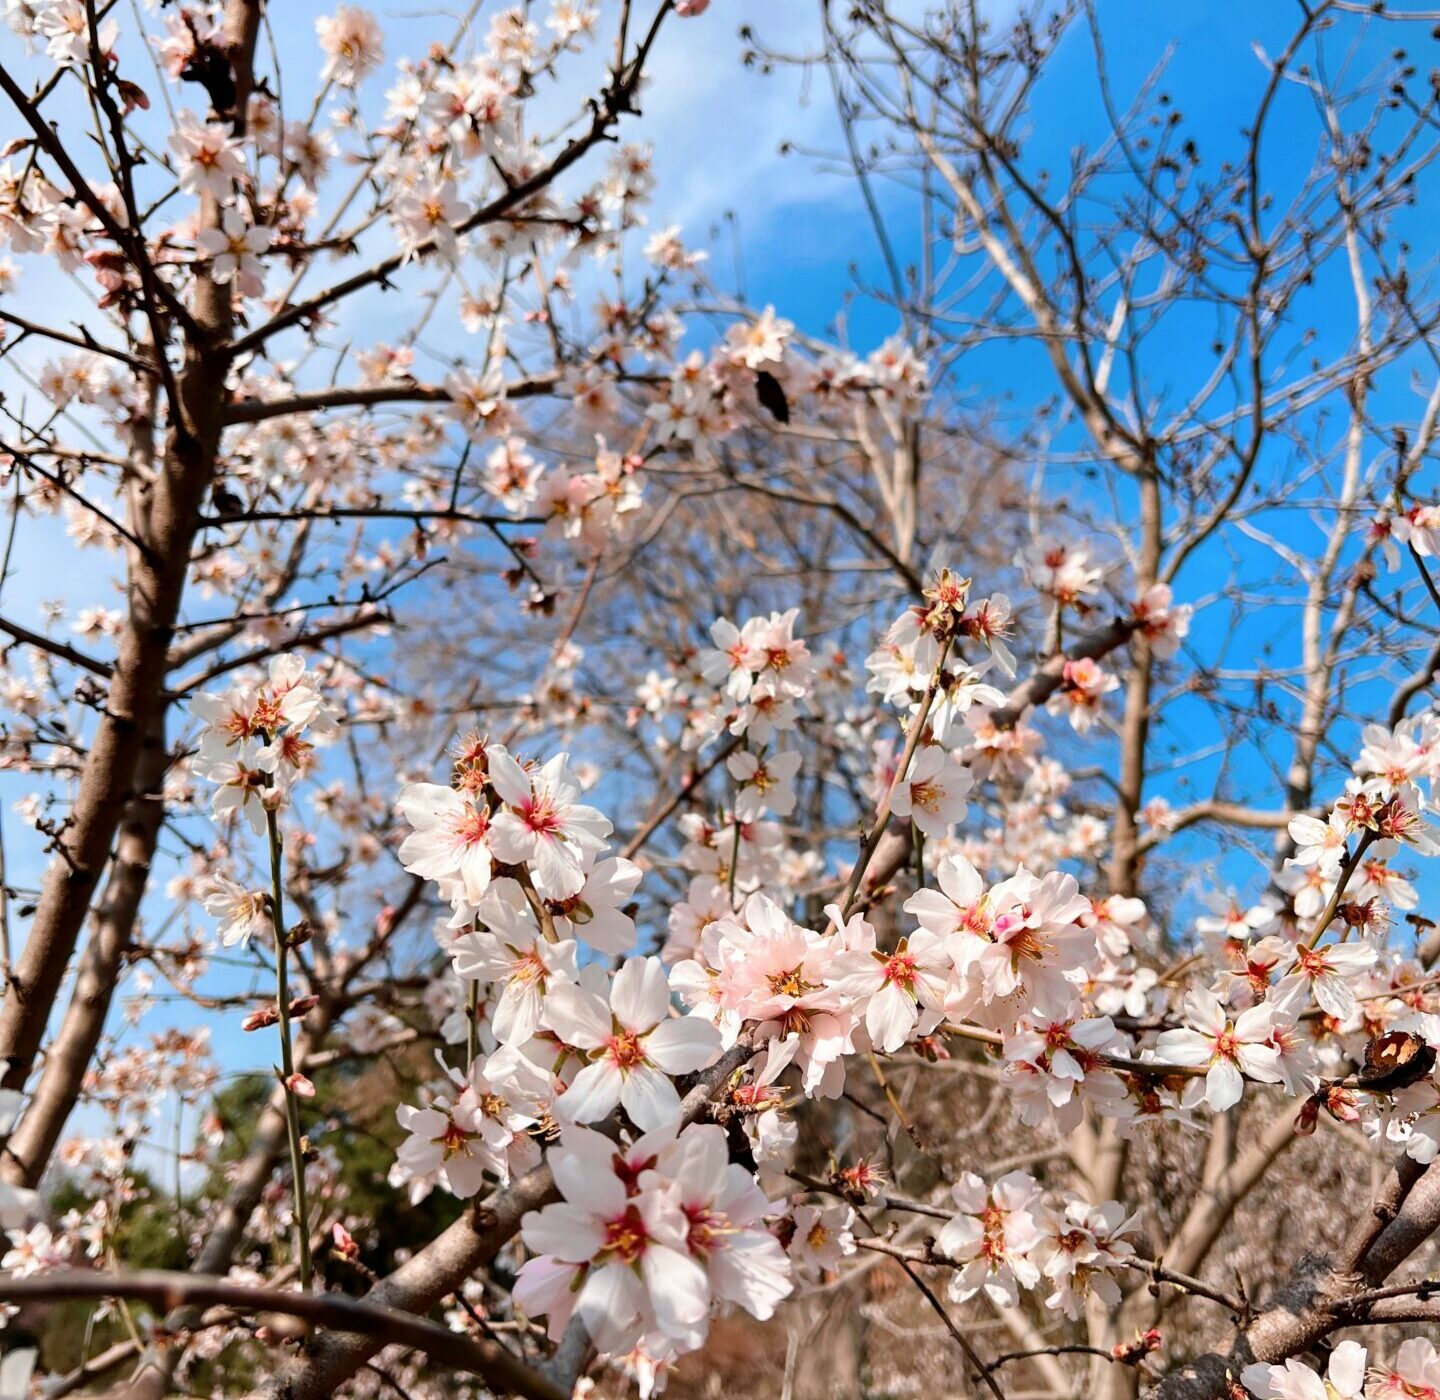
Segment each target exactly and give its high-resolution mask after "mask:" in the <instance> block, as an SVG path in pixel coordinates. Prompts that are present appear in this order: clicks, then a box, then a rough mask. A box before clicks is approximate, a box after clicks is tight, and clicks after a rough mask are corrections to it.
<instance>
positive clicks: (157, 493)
mask: <svg viewBox="0 0 1440 1400" xmlns="http://www.w3.org/2000/svg"><path fill="white" fill-rule="evenodd" d="M260 12H261V3H260V0H233V3H232V4H231V6H230V8H229V11H228V13H227V16H226V32H227V36H228V37H229V39H230V41H231V56H232V63H233V65H234V70H235V86H236V94H237V95H236V110H237V112H239V113H243V112H244V110H245V103H246V101H247V100H248V97H249V93H250V88H251V81H252V77H251V71H252V67H253V59H254V52H255V41H256V37H257V35H258V33H259V24H260ZM235 125H236V127H237V129H239V128H240V127H241V126H242V125H243V120H242V119H241V118H236V121H235ZM201 218H202V221H203V222H205V223H207V224H209V225H215V224H217V223H218V220H219V207H218V205H217V204H216V202H215V201H214V198H213V196H207V198H206V202H205V206H204V207H203V208H202V211H201ZM158 318H159V312H158V311H157V312H156V316H155V318H154V319H157V320H158ZM193 320H194V324H195V327H196V333H195V334H196V337H198V338H195V337H192V338H191V339H189V340H188V342H187V344H186V346H185V353H184V360H183V364H182V367H181V370H180V373H179V375H178V376H177V377H176V388H177V393H178V408H179V416H178V420H176V419H175V417H174V416H173V414H174V409H173V406H172V421H171V423H170V425H169V428H168V431H167V434H166V441H165V447H164V452H163V454H162V457H161V461H160V464H159V470H158V471H157V472H156V474H155V480H154V485H153V487H151V488H150V489H149V490H148V491H145V490H144V489H143V488H142V489H141V490H140V491H138V492H137V493H136V494H137V498H138V499H137V500H136V501H135V502H134V504H133V505H132V515H133V516H134V519H133V524H134V526H135V527H136V528H135V531H134V533H135V535H136V538H137V539H138V540H139V542H140V545H141V547H140V548H136V547H134V546H132V547H131V549H130V551H129V561H128V565H129V577H128V594H129V609H128V615H127V617H126V621H125V630H124V631H123V633H122V634H121V636H120V639H119V647H118V654H117V656H116V660H115V670H114V675H113V677H112V678H111V681H110V687H109V690H108V692H107V695H106V700H105V706H104V708H103V710H102V711H101V714H100V720H99V723H98V724H97V725H96V729H95V736H94V739H93V741H92V743H91V745H90V750H89V753H88V754H87V756H86V759H85V766H84V769H83V771H82V773H81V777H80V783H79V790H78V792H77V793H76V797H75V803H74V806H73V808H72V809H71V812H70V815H69V817H68V819H67V821H66V823H65V826H64V828H63V829H62V831H61V832H60V833H59V834H58V835H57V837H56V840H55V843H54V851H55V854H54V856H53V858H52V860H51V862H50V866H49V869H48V870H47V871H46V873H45V880H44V885H43V888H42V891H41V896H40V902H39V905H38V907H37V908H36V911H35V917H34V919H33V921H32V922H31V925H30V930H29V933H28V936H27V937H26V940H25V946H24V949H23V950H22V952H21V954H20V957H19V959H18V961H17V963H16V966H15V969H14V974H13V977H12V979H11V982H10V985H9V986H8V987H7V988H6V995H5V1002H4V1005H3V1007H0V1057H3V1058H4V1059H5V1062H6V1064H5V1071H4V1074H3V1076H0V1087H5V1088H11V1089H20V1088H23V1087H24V1085H25V1082H26V1080H27V1079H28V1078H29V1076H30V1071H31V1069H32V1067H33V1066H34V1063H35V1057H36V1054H37V1053H38V1051H39V1048H40V1042H41V1039H42V1038H43V1036H44V1033H45V1028H46V1026H47V1024H48V1023H49V1020H50V1013H51V1011H52V1009H53V1007H54V1004H55V998H56V995H57V993H58V992H59V989H60V984H61V981H62V979H63V978H64V976H65V970H66V968H67V966H68V965H69V962H70V958H71V956H72V955H73V954H74V952H75V944H76V942H77V940H78V939H79V936H80V930H81V928H82V927H83V926H84V922H85V916H86V914H87V912H88V911H89V909H90V905H91V901H92V900H93V899H94V896H95V890H96V887H97V885H98V882H99V880H100V876H101V872H102V871H103V870H104V868H105V865H106V862H107V861H108V860H109V858H110V848H111V843H112V842H113V841H114V839H115V833H116V830H117V829H118V827H119V825H120V821H121V818H122V817H123V815H124V813H125V809H126V804H127V803H128V802H129V800H130V798H131V795H132V793H133V791H134V783H135V774H136V768H137V765H138V763H139V760H140V755H141V753H142V752H143V751H144V747H145V740H146V738H147V736H149V735H150V734H151V733H152V732H153V731H154V729H155V726H156V724H157V722H158V721H159V720H160V717H161V715H162V713H163V710H164V707H165V703H166V701H165V670H166V666H165V663H166V655H167V653H168V651H169V649H170V643H171V640H172V638H173V636H174V630H175V623H176V621H177V619H178V618H179V615H180V604H181V601H182V598H183V596H184V591H185V582H186V575H187V573H188V571H189V568H190V554H191V549H192V547H193V544H194V540H195V534H196V530H197V527H198V523H199V518H200V509H201V505H202V503H203V501H204V499H205V494H206V492H207V491H208V490H209V487H210V482H211V480H212V478H213V477H214V473H215V462H216V458H217V456H218V453H219V447H220V435H221V431H222V429H223V426H224V422H223V413H224V406H225V381H226V376H227V374H228V371H229V365H230V358H231V353H232V352H231V350H230V348H229V346H228V341H229V337H230V334H231V331H232V330H233V326H234V313H233V309H232V291H231V288H230V287H229V286H228V285H225V286H220V285H217V284H216V283H215V282H214V281H213V280H211V279H210V278H209V277H208V276H207V275H205V274H204V273H203V272H202V273H201V274H199V275H197V278H196V290H195V298H194V307H193ZM155 354H156V356H157V357H160V356H163V355H164V354H165V347H164V346H163V345H162V344H158V343H157V344H156V346H155ZM41 1166H42V1167H43V1163H42V1164H41ZM29 1170H33V1164H32V1166H31V1168H30V1169H29Z"/></svg>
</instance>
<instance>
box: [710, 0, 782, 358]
mask: <svg viewBox="0 0 1440 1400" xmlns="http://www.w3.org/2000/svg"><path fill="white" fill-rule="evenodd" d="M691 13H692V14H693V13H697V11H695V10H694V9H693V6H692V9H691ZM794 329H795V327H794V326H792V325H791V324H790V322H789V321H782V320H781V319H780V318H779V317H778V316H777V315H776V314H775V308H774V307H773V306H767V307H766V308H765V309H764V311H762V312H761V313H760V314H759V315H758V316H756V317H754V318H752V319H750V320H741V321H737V322H736V323H735V324H734V325H733V326H731V327H730V329H729V330H728V331H727V332H726V333H725V344H726V347H727V349H728V350H729V354H730V359H731V362H732V363H734V364H737V365H744V366H745V368H746V369H760V368H762V367H763V366H765V365H767V364H778V363H779V362H780V361H781V360H783V359H784V358H785V342H786V340H787V339H788V338H789V336H790V333H791V332H792V331H793V330H794Z"/></svg>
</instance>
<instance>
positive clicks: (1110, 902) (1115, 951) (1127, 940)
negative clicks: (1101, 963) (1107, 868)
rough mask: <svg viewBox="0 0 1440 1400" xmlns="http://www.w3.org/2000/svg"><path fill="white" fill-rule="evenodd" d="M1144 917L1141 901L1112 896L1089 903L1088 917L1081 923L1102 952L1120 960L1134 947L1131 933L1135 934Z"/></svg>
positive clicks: (1142, 901) (1144, 910)
mask: <svg viewBox="0 0 1440 1400" xmlns="http://www.w3.org/2000/svg"><path fill="white" fill-rule="evenodd" d="M1146 917H1147V910H1146V908H1145V901H1144V900H1143V899H1134V898H1132V897H1130V896H1127V895H1120V894H1112V895H1107V896H1105V897H1103V898H1100V899H1091V901H1090V913H1089V914H1088V915H1087V916H1086V917H1084V918H1082V919H1081V920H1080V922H1081V923H1082V924H1084V925H1085V927H1086V928H1088V929H1090V930H1091V931H1092V932H1093V933H1094V934H1095V941H1096V942H1097V943H1098V944H1099V945H1100V947H1101V949H1102V951H1104V952H1105V953H1107V954H1108V955H1109V956H1110V957H1112V958H1123V957H1124V956H1125V955H1126V954H1127V953H1129V952H1130V951H1131V949H1132V946H1133V944H1134V938H1133V936H1132V934H1131V930H1132V929H1134V930H1136V931H1137V932H1138V931H1139V930H1140V929H1141V927H1142V926H1143V925H1144V923H1145V919H1146Z"/></svg>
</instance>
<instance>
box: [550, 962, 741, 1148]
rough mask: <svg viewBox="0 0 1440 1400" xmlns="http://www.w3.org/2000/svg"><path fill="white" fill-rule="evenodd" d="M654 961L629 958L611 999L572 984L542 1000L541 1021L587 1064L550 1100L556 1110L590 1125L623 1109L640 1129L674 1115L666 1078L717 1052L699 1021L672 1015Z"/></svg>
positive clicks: (699, 1065) (716, 1042) (714, 1037)
mask: <svg viewBox="0 0 1440 1400" xmlns="http://www.w3.org/2000/svg"><path fill="white" fill-rule="evenodd" d="M669 1013H670V987H669V984H668V982H667V981H666V978H665V968H664V965H663V964H662V963H661V962H660V959H659V958H630V959H628V960H627V961H626V962H625V964H624V965H623V966H622V967H621V969H620V971H619V972H617V973H616V974H615V977H614V980H613V981H612V982H611V984H610V1001H609V1005H608V1006H607V1005H606V1003H605V1000H604V998H602V997H600V996H598V995H597V994H596V993H594V992H592V991H589V990H587V989H586V988H585V987H583V986H581V985H580V984H579V983H576V982H565V983H560V984H559V985H557V986H553V987H551V989H550V992H549V994H548V995H547V996H546V998H545V1009H544V1015H543V1022H544V1024H545V1025H546V1026H548V1027H549V1028H550V1029H551V1030H552V1031H554V1032H555V1034H556V1035H557V1036H559V1038H560V1039H561V1041H562V1042H564V1044H566V1045H569V1046H573V1047H575V1048H577V1049H579V1050H581V1051H583V1052H585V1055H586V1058H587V1061H588V1063H587V1064H586V1065H585V1067H584V1068H583V1069H582V1070H580V1072H579V1073H578V1074H577V1075H576V1076H575V1078H574V1080H573V1081H572V1082H571V1085H570V1087H569V1088H568V1089H567V1090H566V1091H565V1092H564V1093H563V1094H562V1095H561V1096H560V1097H559V1098H558V1099H557V1100H556V1101H555V1112H556V1113H557V1114H558V1115H559V1116H561V1117H564V1118H568V1119H570V1120H571V1121H572V1122H576V1123H595V1122H598V1121H599V1120H600V1119H602V1118H605V1117H607V1116H608V1115H609V1114H610V1113H612V1112H613V1111H614V1109H615V1106H616V1105H617V1104H619V1105H622V1106H623V1107H624V1109H625V1112H626V1113H628V1114H629V1115H630V1119H631V1121H632V1122H633V1123H635V1125H636V1126H637V1127H639V1128H642V1129H644V1130H646V1131H648V1130H650V1129H653V1128H658V1127H661V1126H662V1125H664V1124H666V1123H669V1122H672V1121H673V1120H674V1119H676V1118H678V1117H679V1115H680V1095H679V1094H678V1093H677V1092H676V1089H675V1085H674V1084H673V1083H672V1082H671V1079H670V1076H671V1075H676V1074H689V1073H692V1072H693V1071H695V1070H698V1069H703V1068H704V1067H705V1066H706V1065H707V1064H709V1063H710V1062H711V1061H712V1060H713V1059H714V1058H715V1057H716V1055H718V1054H719V1053H720V1033H719V1032H718V1031H717V1030H716V1029H715V1027H714V1026H713V1025H711V1024H710V1022H709V1021H707V1020H705V1019H704V1018H703V1017H701V1016H676V1017H672V1016H670V1014H669Z"/></svg>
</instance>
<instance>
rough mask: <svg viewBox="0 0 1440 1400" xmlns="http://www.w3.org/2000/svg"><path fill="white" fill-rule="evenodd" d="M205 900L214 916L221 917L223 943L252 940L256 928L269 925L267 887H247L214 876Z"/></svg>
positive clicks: (214, 917)
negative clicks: (265, 889) (259, 888)
mask: <svg viewBox="0 0 1440 1400" xmlns="http://www.w3.org/2000/svg"><path fill="white" fill-rule="evenodd" d="M203 903H204V906H205V912H206V913H207V914H209V915H210V917H211V918H212V919H219V920H220V942H221V943H223V944H224V945H225V947H227V948H233V947H234V946H235V944H237V943H239V944H240V945H241V946H242V947H243V946H244V945H245V944H247V943H249V941H250V936H251V935H252V934H253V933H255V932H256V930H257V929H265V928H268V927H269V924H270V898H269V896H268V895H267V894H266V893H265V891H264V890H247V889H246V888H245V887H244V886H243V885H237V884H236V883H235V882H234V881H233V880H228V879H226V878H225V876H223V875H219V874H217V875H214V876H212V878H211V882H210V887H209V890H208V892H207V893H206V894H205V896H204V899H203Z"/></svg>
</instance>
